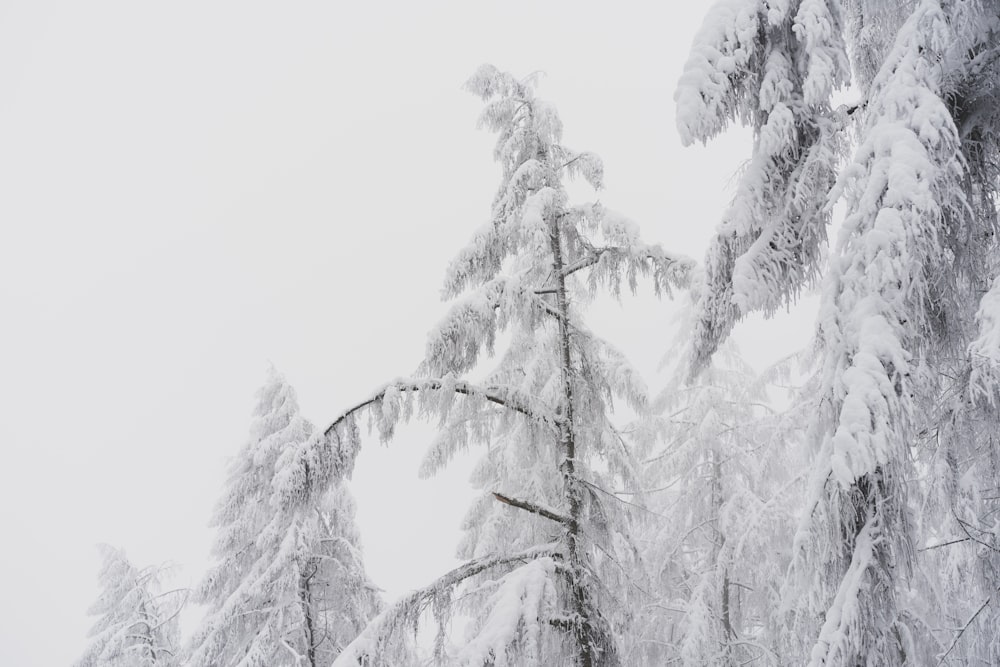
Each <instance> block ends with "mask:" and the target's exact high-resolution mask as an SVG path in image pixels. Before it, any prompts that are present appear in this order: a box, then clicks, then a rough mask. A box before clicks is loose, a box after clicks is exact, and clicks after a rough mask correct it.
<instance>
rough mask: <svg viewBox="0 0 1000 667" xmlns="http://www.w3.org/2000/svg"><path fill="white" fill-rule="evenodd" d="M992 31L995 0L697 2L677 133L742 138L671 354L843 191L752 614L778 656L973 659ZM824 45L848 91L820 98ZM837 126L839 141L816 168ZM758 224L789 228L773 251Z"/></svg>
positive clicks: (786, 259)
mask: <svg viewBox="0 0 1000 667" xmlns="http://www.w3.org/2000/svg"><path fill="white" fill-rule="evenodd" d="M820 5H825V6H826V8H825V9H823V8H821V7H820ZM792 15H794V16H795V19H791V18H790V17H791V16H792ZM824 17H829V20H828V19H827V18H824ZM789 21H794V24H793V25H792V27H791V29H790V30H789V29H781V30H779V29H776V27H777V26H781V25H788V22H789ZM845 44H846V45H847V48H846V49H845V48H844V45H845ZM998 44H1000V3H997V2H996V1H995V0H956V1H954V2H939V1H938V0H920V1H919V2H913V1H910V2H898V3H890V2H884V1H882V0H845V2H844V3H843V7H840V6H839V3H834V2H830V3H818V2H817V3H813V2H810V3H806V2H801V3H795V2H791V1H783V2H766V3H765V2H760V3H758V2H752V1H750V0H744V1H742V2H737V1H729V2H719V3H717V4H716V5H715V7H714V8H713V10H712V11H711V12H710V14H709V18H708V19H707V20H706V23H705V28H704V29H703V30H702V33H701V34H700V36H699V37H698V38H697V39H696V42H695V46H694V47H693V49H692V55H691V59H690V61H689V63H688V66H687V68H686V70H685V74H684V77H683V78H682V80H681V84H680V86H679V90H678V93H677V102H678V126H679V129H680V132H681V137H682V139H683V140H684V141H686V142H688V143H690V142H692V141H694V140H703V141H704V140H706V139H708V138H710V137H711V136H713V135H715V134H717V133H718V132H720V131H722V130H723V129H724V128H725V126H726V124H727V123H728V122H730V121H732V120H734V119H739V120H742V121H743V122H744V123H747V124H749V125H751V126H752V127H753V128H754V131H755V137H756V141H755V145H754V153H753V156H752V157H751V161H750V163H749V166H748V167H747V169H746V171H745V172H744V174H743V177H742V179H741V181H740V183H739V185H738V187H737V192H736V196H735V198H734V202H733V206H732V207H731V208H730V211H729V212H728V213H727V215H726V217H725V219H724V220H723V223H722V224H721V226H720V228H719V233H718V234H717V236H716V238H715V240H714V241H713V246H712V248H711V249H710V250H709V253H708V257H707V260H706V268H705V276H706V280H705V282H704V284H703V285H702V286H701V290H702V293H701V302H702V305H701V315H700V323H699V324H698V325H697V326H696V327H695V340H694V345H695V347H696V353H695V355H694V364H693V366H694V370H695V371H697V370H698V369H700V368H702V367H704V366H705V364H706V363H707V359H708V357H709V356H710V355H711V354H712V353H713V352H714V351H715V350H716V348H717V347H718V344H719V341H721V340H722V339H723V338H724V337H725V336H726V335H728V333H729V331H730V329H731V328H732V325H733V323H734V322H735V321H736V320H737V319H738V318H740V317H742V316H743V315H746V314H747V313H748V312H750V311H752V310H757V309H760V310H763V311H764V312H765V313H766V312H769V311H772V310H773V309H774V307H775V306H776V305H780V303H781V300H782V299H788V298H792V297H794V295H795V292H796V290H798V289H799V288H800V287H801V286H802V285H803V284H805V283H807V282H808V280H809V279H811V278H812V277H813V276H814V275H815V273H816V271H817V269H818V268H820V267H819V264H818V259H819V257H820V255H819V253H818V252H817V251H816V250H817V249H818V247H819V243H818V242H821V241H822V236H823V231H822V227H823V225H824V224H825V220H826V218H827V217H828V216H829V212H830V211H831V210H832V205H833V203H834V202H835V201H837V200H842V201H843V202H844V203H845V205H846V209H847V215H846V218H845V220H844V223H843V226H842V229H841V231H840V234H839V239H838V242H837V244H836V248H835V250H834V252H833V256H832V258H831V260H830V263H829V269H828V275H827V276H826V277H825V280H824V288H823V294H822V305H821V312H820V317H819V324H818V339H817V348H816V352H817V360H818V364H819V365H818V374H817V375H816V377H815V378H814V380H813V382H814V384H815V395H814V397H813V398H812V399H811V400H809V402H808V405H809V406H811V407H810V412H811V414H812V415H813V418H812V427H811V428H812V440H813V442H814V443H815V444H816V447H815V450H814V453H813V461H812V472H811V474H810V478H811V480H810V482H809V485H808V489H809V490H808V492H807V493H806V495H805V499H804V503H803V505H802V514H801V519H800V523H799V528H798V532H797V534H796V537H795V540H794V543H793V554H792V556H793V561H792V564H791V566H790V568H789V572H788V577H787V578H786V580H785V582H784V585H783V598H784V601H783V604H782V606H781V610H782V613H781V617H780V618H775V619H774V620H773V623H774V624H775V630H777V631H778V635H777V637H778V643H777V644H776V646H777V647H778V650H779V652H780V653H781V654H782V660H783V661H785V662H786V663H791V664H804V663H807V662H808V663H809V664H811V665H817V666H818V665H828V666H832V665H854V664H858V663H859V662H864V663H865V664H870V665H900V664H936V663H938V662H943V661H947V660H956V664H958V663H961V664H971V663H972V662H973V661H975V660H979V661H982V662H983V664H992V663H994V662H996V660H997V657H998V656H997V648H996V641H995V639H994V636H995V633H992V634H991V633H989V632H985V634H984V629H985V628H986V627H989V624H990V621H991V620H995V619H996V618H997V613H996V611H995V610H993V609H992V605H990V604H985V603H983V601H984V600H991V599H994V597H995V595H996V591H997V585H998V577H997V572H998V568H997V562H998V561H997V558H996V554H997V552H996V551H995V545H996V540H997V527H996V525H995V520H994V519H991V518H989V517H993V516H995V514H996V512H997V508H996V506H995V503H996V501H995V500H993V498H995V496H996V493H995V489H996V481H995V480H996V477H995V471H996V458H997V454H996V437H995V433H996V425H997V421H998V420H997V413H996V408H997V404H996V397H997V394H996V386H997V384H996V383H997V378H998V376H997V374H996V373H997V366H996V359H997V352H996V351H997V339H996V331H995V329H996V322H997V310H996V306H995V300H996V294H995V288H994V287H992V285H993V283H994V281H995V278H996V276H997V268H998V262H997V256H998V254H997V250H998V248H997V244H996V232H997V208H996V207H997V187H998V186H1000V179H998V174H1000V171H998V169H1000V166H998V165H1000V143H998V133H1000V114H998V111H997V109H998V104H997V102H998V101H1000V97H998V82H1000V77H998V75H1000V46H998ZM846 52H850V54H851V66H852V68H853V70H854V75H855V77H854V78H855V82H856V83H857V84H858V86H859V92H860V101H859V102H858V103H857V104H855V105H854V106H852V107H849V108H847V107H842V108H841V109H838V110H836V111H831V110H830V109H829V108H828V106H827V102H826V100H827V99H828V97H829V94H830V92H831V91H832V90H833V89H835V88H836V87H837V86H838V85H841V84H843V83H844V82H845V81H846V67H845V65H844V63H845V62H846V60H845V59H844V57H843V54H844V53H846ZM803 59H806V60H803ZM849 122H850V123H856V126H857V130H858V136H857V141H856V150H855V155H854V157H853V159H851V160H850V161H848V162H846V166H845V167H843V169H842V171H840V173H839V175H838V174H837V170H838V169H840V164H841V163H842V162H844V157H845V156H844V155H843V152H842V151H843V149H842V147H843V146H845V145H846V144H847V141H846V140H847V137H846V136H842V137H841V136H838V135H840V134H843V133H842V131H841V130H842V129H843V128H846V127H847V126H848V123H849ZM803 129H805V130H806V131H803ZM810 129H811V130H812V131H813V134H812V135H810V133H809V131H810ZM817 130H818V131H819V133H818V134H816V131H817ZM811 136H812V137H813V138H810V137H811ZM824 136H825V137H826V138H824V139H820V140H819V141H818V143H817V140H816V139H815V137H824ZM817 145H823V146H826V149H824V154H823V155H822V158H821V159H820V160H819V161H818V162H817V163H816V164H817V165H821V169H820V170H819V171H816V172H814V173H816V174H820V173H821V174H822V177H821V178H819V179H818V180H814V181H813V182H812V184H811V185H810V187H809V188H808V190H806V191H805V194H806V195H807V196H806V197H804V198H801V199H797V198H796V197H795V196H794V194H793V193H794V192H795V191H794V189H787V188H784V187H783V184H784V183H785V182H788V178H789V177H788V176H786V174H794V173H795V170H796V169H798V168H799V167H800V166H804V165H805V164H806V163H807V160H808V156H809V155H810V153H811V151H813V149H814V147H815V146H817ZM781 146H787V147H789V150H788V151H786V152H785V153H780V152H779V153H776V152H775V147H781ZM779 150H780V148H779ZM775 155H778V156H782V155H784V156H790V157H781V158H779V159H774V156H775ZM831 186H832V187H831ZM747 202H750V204H747ZM774 211H794V214H793V216H792V218H789V219H788V220H789V221H794V222H795V225H797V226H796V227H791V226H788V225H787V224H784V225H783V223H781V222H780V218H776V217H775V215H774V213H773V212H774ZM775 220H779V223H778V224H777V225H774V224H773V221H775ZM745 221H746V222H745ZM813 223H818V226H813V227H809V225H811V224H813ZM807 228H811V229H812V230H813V231H811V232H808V235H804V234H805V233H804V232H803V231H801V230H805V229H807ZM772 229H775V230H777V229H786V230H788V229H798V230H800V231H799V232H798V233H799V236H798V238H800V239H803V240H804V241H805V242H804V243H802V244H799V245H795V244H788V245H787V247H793V248H795V249H796V252H795V253H792V254H788V253H785V254H782V253H781V252H780V249H781V248H782V244H781V243H778V244H770V243H769V237H768V234H769V233H770V230H772ZM746 230H751V231H750V233H749V234H747V231H746ZM757 230H763V231H757ZM777 238H786V237H785V236H784V235H783V234H782V235H779V236H778V237H777ZM760 239H764V240H765V241H764V242H765V243H768V245H767V247H766V248H763V250H764V253H763V254H759V253H758V252H757V250H755V249H754V244H756V242H757V241H758V240H760ZM814 242H815V243H814ZM757 249H758V250H759V249H761V245H760V244H757ZM904 480H915V481H911V482H909V483H907V482H905V481H904ZM920 545H922V546H920ZM973 545H977V546H976V547H973ZM977 549H978V551H977ZM967 591H974V592H975V594H974V595H973V596H972V600H971V601H969V600H968V597H967V596H966V594H965V593H966V592H967ZM959 600H961V602H959ZM949 628H954V629H953V630H952V629H949Z"/></svg>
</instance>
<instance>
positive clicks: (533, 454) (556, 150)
mask: <svg viewBox="0 0 1000 667" xmlns="http://www.w3.org/2000/svg"><path fill="white" fill-rule="evenodd" d="M467 88H468V89H469V90H470V91H471V92H472V93H474V94H476V95H477V96H479V97H481V98H482V99H483V101H484V103H485V109H484V111H483V112H482V115H481V117H480V125H481V126H483V127H485V128H487V129H489V130H492V131H493V132H495V133H496V135H497V141H496V146H495V150H494V158H495V159H496V161H497V162H498V163H499V164H500V166H501V168H502V180H501V184H500V188H499V189H498V191H497V194H496V197H495V198H494V201H493V206H492V212H491V219H490V221H489V222H488V223H487V224H486V225H484V226H483V227H482V228H481V229H479V230H478V231H476V232H475V234H474V235H473V238H472V241H471V242H470V243H469V244H468V245H467V246H466V247H465V248H464V249H463V250H461V251H460V252H459V254H458V256H457V257H456V258H455V259H454V260H453V262H452V263H451V265H450V267H449V269H448V271H447V274H446V277H445V287H444V294H445V296H446V297H448V298H453V299H455V300H456V302H455V305H454V306H453V307H452V308H451V310H450V311H449V312H448V314H447V315H446V316H445V317H444V319H443V320H442V321H441V322H440V323H439V324H438V325H437V326H436V327H435V328H434V329H433V330H432V331H431V332H430V334H429V336H428V343H427V352H426V357H425V360H424V362H423V364H422V365H421V368H420V371H419V374H418V376H417V377H415V378H410V379H400V380H397V381H394V382H392V383H389V384H388V385H387V386H386V387H384V388H383V389H381V390H379V391H378V392H376V393H375V395H374V396H372V397H371V398H370V399H368V400H366V401H364V402H362V403H360V404H358V405H357V406H355V407H354V408H352V409H350V410H348V411H346V412H345V413H344V414H343V415H342V416H341V417H340V418H338V419H337V420H335V421H334V423H333V424H331V426H330V427H329V428H328V429H326V431H325V432H324V433H323V434H320V436H319V437H316V438H313V440H312V442H311V444H310V447H312V448H313V449H322V448H324V447H325V448H326V449H327V450H328V451H330V452H332V454H330V455H329V456H328V459H329V466H328V470H329V472H328V473H327V474H329V475H330V476H331V477H337V476H341V475H347V474H349V473H350V470H351V468H352V466H353V457H354V455H355V454H356V452H357V450H358V447H359V444H360V442H359V429H358V424H357V419H358V417H359V415H360V413H361V412H365V411H366V412H367V414H368V419H369V425H370V426H371V427H374V429H375V430H377V432H378V433H379V435H380V437H381V438H383V439H388V438H390V437H392V435H393V432H394V429H395V426H396V424H397V423H398V422H399V421H400V420H405V419H409V418H410V417H412V416H415V415H420V416H433V417H436V418H437V419H438V420H439V422H440V425H441V429H440V435H439V436H438V438H437V440H436V441H435V442H434V443H433V444H432V445H431V447H430V449H429V451H428V453H427V456H426V459H425V461H424V465H423V469H422V472H423V474H426V475H431V474H433V473H435V472H436V471H437V470H439V469H441V468H442V467H443V466H445V465H447V463H448V462H449V461H450V460H451V458H452V457H453V456H454V455H455V453H456V452H458V451H461V450H464V449H466V448H467V447H469V446H470V445H473V444H481V445H485V446H486V452H485V454H484V456H483V457H482V459H481V460H480V462H479V464H478V466H477V467H476V469H475V471H474V472H473V482H474V483H475V484H476V485H477V486H479V487H480V488H481V489H482V491H483V492H482V495H481V496H480V498H479V499H478V500H477V501H476V502H475V503H474V504H473V506H472V507H471V508H470V510H469V513H468V515H467V517H466V520H465V523H464V528H465V530H466V534H465V537H464V538H463V540H462V543H461V544H460V546H459V555H460V556H461V557H462V558H465V559H467V564H466V565H465V566H463V567H462V568H459V569H458V570H456V571H455V572H452V573H449V574H447V575H445V576H444V577H442V578H441V579H440V580H439V581H438V582H436V583H435V584H432V585H431V586H430V587H428V588H427V589H425V590H424V591H423V592H418V593H415V594H414V595H413V596H410V597H409V598H407V599H406V600H403V601H401V602H400V603H398V604H397V605H395V606H394V607H393V608H391V609H389V610H387V611H386V612H385V613H383V614H382V615H381V616H380V617H379V619H377V620H376V621H374V622H373V623H372V624H371V625H370V626H369V628H368V629H367V630H365V632H364V633H362V635H361V637H359V638H358V640H357V641H356V642H355V643H354V644H352V647H351V649H350V650H349V653H350V652H353V653H350V655H353V656H355V657H356V658H358V659H369V660H373V661H375V662H377V661H378V660H379V659H380V656H381V655H382V652H383V650H384V647H385V646H388V645H389V644H390V643H391V642H390V641H389V640H390V638H391V637H392V635H393V633H394V629H395V628H399V627H403V626H404V625H405V624H406V623H407V622H413V621H415V620H416V618H417V616H415V614H416V615H419V612H420V610H422V609H425V608H428V607H429V609H430V611H431V612H432V613H433V615H434V616H435V617H436V619H437V621H438V623H439V625H440V626H441V633H442V634H441V635H439V638H438V641H437V646H436V655H435V657H434V660H435V661H436V662H439V663H444V662H447V661H449V660H456V661H457V662H458V663H459V664H468V665H480V664H483V663H484V662H489V663H490V664H498V665H499V664H511V665H513V664H518V665H520V664H545V665H562V664H578V665H583V666H585V667H591V666H593V665H614V664H619V663H618V646H617V639H616V634H617V630H618V629H620V627H621V624H622V623H624V622H625V617H626V616H627V615H628V611H627V610H628V608H629V604H628V600H627V599H628V597H629V596H630V595H631V590H630V587H629V585H628V584H627V581H626V580H627V574H628V572H630V571H631V567H632V565H631V564H632V562H633V561H634V559H635V548H634V546H633V545H632V544H631V539H630V536H629V533H630V525H629V524H630V522H629V519H628V516H627V512H626V511H625V510H624V509H623V508H624V507H626V505H625V504H624V503H623V502H622V501H621V499H619V498H617V497H616V496H615V495H614V494H613V493H611V492H609V491H608V489H616V488H621V487H622V486H624V487H635V485H636V480H637V479H638V477H637V470H636V466H635V461H634V459H633V457H632V455H631V452H630V449H629V445H628V444H627V442H626V440H625V438H624V435H623V434H622V432H621V431H620V430H619V429H618V428H617V427H616V425H615V424H614V422H613V421H612V418H611V415H612V410H613V404H614V401H615V400H620V401H623V402H624V403H625V404H626V405H628V406H629V408H630V409H631V410H634V411H636V412H640V413H641V412H643V411H645V410H646V409H647V408H648V399H647V396H646V388H645V386H644V383H643V381H642V379H641V378H640V376H639V374H638V373H637V372H636V370H635V369H633V368H632V367H631V366H630V365H629V363H628V361H627V360H626V359H625V358H624V357H623V356H622V355H621V353H619V352H618V351H617V350H616V349H615V348H614V347H612V346H611V345H610V344H609V343H607V342H606V341H604V340H602V339H600V338H598V337H597V336H595V335H594V334H593V333H592V332H591V331H589V329H588V328H587V327H586V325H585V323H584V321H583V318H582V313H583V309H584V307H585V306H586V304H587V303H588V302H589V301H590V300H591V299H592V298H593V297H594V296H595V295H596V294H597V293H599V292H601V291H606V292H608V293H610V294H612V295H614V296H616V297H617V296H620V295H621V293H622V291H623V288H625V289H627V290H628V291H634V290H635V289H636V287H637V284H638V280H639V279H640V278H647V279H648V280H650V281H651V282H652V285H653V288H654V290H655V292H656V293H657V294H665V295H669V294H670V293H671V292H672V291H673V290H674V289H676V288H683V287H686V286H687V285H688V284H689V283H690V280H691V274H692V270H693V263H692V262H691V261H690V260H689V259H687V258H684V257H681V256H677V255H674V254H672V253H669V252H667V251H665V250H663V248H661V247H660V246H659V245H654V244H648V243H646V242H644V241H642V239H641V237H640V236H639V233H638V228H637V226H636V225H635V223H633V222H631V221H630V220H628V219H627V218H625V217H624V216H622V215H620V214H618V213H615V212H613V211H610V210H608V209H606V208H604V207H603V206H601V205H599V204H592V203H588V204H571V203H570V202H569V201H568V196H567V193H566V190H565V187H564V180H565V179H567V178H582V179H584V180H585V181H586V182H587V183H589V184H590V185H591V186H593V187H594V188H600V187H601V183H602V178H603V167H602V165H601V162H600V160H599V159H598V158H597V157H596V156H595V155H593V154H591V153H581V152H577V151H573V150H571V149H569V148H567V147H565V146H563V145H562V144H561V143H560V141H561V134H562V123H561V121H560V120H559V117H558V115H557V114H556V112H555V110H554V109H553V108H552V106H551V105H549V104H547V103H546V102H544V101H543V100H541V99H539V98H537V97H536V96H535V93H534V81H533V80H532V79H530V78H529V79H527V80H520V79H517V78H515V77H513V76H512V75H510V74H507V73H503V72H500V71H498V70H497V69H496V68H494V67H491V66H484V67H482V68H480V69H479V71H478V72H476V74H475V75H474V76H473V77H472V78H471V79H470V80H469V82H468V84H467ZM501 334H506V336H505V339H506V340H509V344H508V345H507V347H506V348H505V349H504V350H502V351H501V350H497V349H496V346H497V342H498V341H499V340H501V338H500V335H501ZM489 357H494V358H496V362H497V363H496V366H495V367H494V368H493V370H492V371H490V372H488V373H487V374H486V377H485V379H484V380H483V381H482V382H481V383H478V384H474V383H470V382H468V381H466V380H464V379H462V375H463V374H465V373H467V372H469V371H471V370H473V369H476V368H478V365H479V364H480V363H481V362H483V361H484V360H485V359H486V358H489ZM553 545H555V546H553ZM512 554H515V555H513V556H512ZM516 554H521V555H520V556H517V555H516ZM524 554H534V555H533V556H531V557H528V556H525V555H524ZM453 589H460V590H459V591H453ZM456 610H458V611H464V612H466V613H467V614H469V616H470V617H471V620H470V629H469V636H468V638H467V640H466V641H465V642H464V643H463V644H462V648H461V649H460V651H459V652H458V654H457V655H448V654H447V651H446V647H447V642H446V641H445V640H444V637H443V632H444V631H445V629H446V625H447V623H448V620H449V618H450V616H451V615H452V614H453V613H454V612H455V611H456ZM345 655H347V654H345ZM365 656H367V658H365ZM352 659H354V658H350V657H343V658H342V659H341V662H342V663H344V664H348V663H349V662H350V661H351V660H352Z"/></svg>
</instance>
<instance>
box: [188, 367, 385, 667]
mask: <svg viewBox="0 0 1000 667" xmlns="http://www.w3.org/2000/svg"><path fill="white" fill-rule="evenodd" d="M253 417H254V419H253V422H252V424H251V427H250V438H249V440H248V442H247V444H246V445H245V446H244V447H243V449H242V450H241V451H240V453H239V455H238V456H237V457H236V458H235V460H234V461H233V462H232V464H231V466H230V470H229V480H228V484H227V489H226V492H225V494H224V495H223V497H222V499H221V501H220V503H219V505H218V507H217V509H216V512H215V518H214V520H213V523H214V524H215V525H216V526H218V529H219V533H218V536H217V537H216V541H215V547H214V555H215V557H216V559H217V563H216V564H215V566H214V567H212V568H211V570H210V571H209V572H208V574H207V575H206V576H205V579H204V581H203V582H202V583H201V585H200V586H199V587H198V589H197V590H196V591H195V598H196V601H197V602H200V603H202V604H205V605H208V613H207V615H206V617H205V619H204V621H203V622H202V625H201V627H200V628H199V629H198V631H197V632H196V633H195V635H194V638H193V640H192V643H191V647H190V650H189V651H188V654H189V655H188V659H187V662H186V664H188V665H190V666H191V667H199V666H204V667H209V666H211V667H230V666H237V665H238V666H239V667H278V666H281V665H295V666H296V667H298V666H304V667H319V666H320V665H322V666H323V667H326V666H327V665H329V664H330V663H331V662H332V661H333V660H334V658H336V656H337V655H338V654H339V653H340V651H341V649H343V647H344V646H345V645H347V643H348V642H349V641H350V640H351V639H353V638H354V637H355V636H356V635H357V633H358V632H360V630H361V628H363V627H364V626H365V624H366V623H367V622H368V620H369V619H370V618H371V617H372V616H374V615H375V613H376V612H377V611H378V607H379V604H380V603H379V598H378V595H377V592H376V590H375V588H374V587H373V586H372V585H371V584H370V583H369V582H368V579H367V577H366V575H365V572H364V567H363V564H362V561H361V554H360V551H359V547H358V534H357V530H356V528H355V527H354V506H353V501H352V499H351V497H350V494H349V493H348V491H347V489H346V488H344V487H343V486H341V485H334V486H332V487H329V486H328V487H326V488H324V491H323V493H319V494H314V495H310V497H309V501H308V502H299V500H300V499H301V497H302V494H303V492H302V491H301V489H302V487H303V486H304V485H306V484H308V483H309V479H308V468H307V467H306V468H303V467H302V461H301V459H300V454H301V452H302V445H303V443H305V442H306V441H307V439H308V438H309V436H310V435H311V433H312V425H311V424H310V423H309V422H308V421H306V420H305V419H304V418H303V417H302V416H301V415H300V414H299V408H298V404H297V402H296V398H295V392H294V390H293V389H292V388H291V387H290V386H289V385H288V384H287V383H286V382H285V380H284V378H283V377H282V376H281V375H279V374H278V373H277V372H276V371H275V370H274V369H273V368H271V369H269V372H268V378H267V382H266V383H265V385H264V386H263V387H262V388H261V389H260V391H259V392H258V393H257V403H256V406H255V408H254V411H253Z"/></svg>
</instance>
